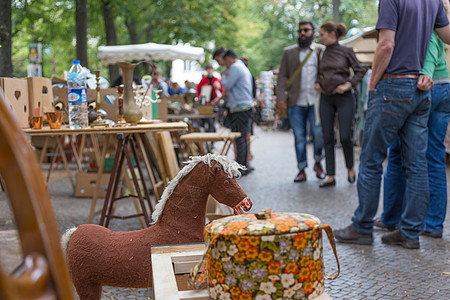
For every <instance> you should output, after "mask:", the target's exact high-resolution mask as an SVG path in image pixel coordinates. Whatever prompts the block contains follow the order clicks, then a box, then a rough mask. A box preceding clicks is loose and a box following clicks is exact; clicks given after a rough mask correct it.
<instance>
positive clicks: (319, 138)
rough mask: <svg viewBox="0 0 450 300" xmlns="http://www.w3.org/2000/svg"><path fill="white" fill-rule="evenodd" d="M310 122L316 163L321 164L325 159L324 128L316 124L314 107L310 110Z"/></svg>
mask: <svg viewBox="0 0 450 300" xmlns="http://www.w3.org/2000/svg"><path fill="white" fill-rule="evenodd" d="M308 122H309V126H310V128H311V135H312V137H313V141H314V144H313V145H314V161H315V162H316V163H317V162H318V163H320V161H321V160H322V158H323V133H322V126H320V124H317V123H316V114H315V109H314V106H310V107H309V108H308Z"/></svg>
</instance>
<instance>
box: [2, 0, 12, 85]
mask: <svg viewBox="0 0 450 300" xmlns="http://www.w3.org/2000/svg"><path fill="white" fill-rule="evenodd" d="M11 14H12V8H11V0H2V1H1V3H0V46H1V47H0V76H2V77H12V72H13V67H12V52H11V47H12V39H11V32H12V24H11Z"/></svg>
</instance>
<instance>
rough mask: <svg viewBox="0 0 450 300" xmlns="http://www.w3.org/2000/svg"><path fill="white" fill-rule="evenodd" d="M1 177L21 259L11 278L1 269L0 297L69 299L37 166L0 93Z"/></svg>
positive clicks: (66, 277) (55, 229)
mask: <svg viewBox="0 0 450 300" xmlns="http://www.w3.org/2000/svg"><path fill="white" fill-rule="evenodd" d="M0 174H1V177H2V178H3V182H4V187H5V189H6V191H7V194H8V199H9V201H10V204H11V209H12V211H13V213H14V219H15V222H16V226H17V231H18V236H19V238H20V244H21V248H22V253H23V256H24V260H23V262H22V263H21V264H20V265H19V266H18V267H17V268H16V269H15V270H14V271H13V272H12V274H5V273H4V272H3V271H2V268H1V265H0V299H67V300H71V299H74V296H73V290H72V283H71V280H70V277H69V273H68V270H67V267H66V263H65V260H64V256H63V252H62V250H61V246H60V238H59V237H60V236H59V232H58V224H57V223H56V218H55V214H54V212H53V208H52V205H51V202H50V198H49V196H48V193H47V190H46V188H45V182H44V178H43V176H42V173H41V168H40V166H39V165H38V162H37V159H36V157H35V154H34V153H33V151H32V150H31V148H30V146H29V144H28V143H27V140H26V138H25V136H24V134H23V133H22V132H21V130H20V129H19V126H18V122H17V120H16V118H15V117H14V116H13V114H12V113H11V111H10V109H9V104H8V103H7V100H6V99H5V98H4V95H3V91H1V90H0Z"/></svg>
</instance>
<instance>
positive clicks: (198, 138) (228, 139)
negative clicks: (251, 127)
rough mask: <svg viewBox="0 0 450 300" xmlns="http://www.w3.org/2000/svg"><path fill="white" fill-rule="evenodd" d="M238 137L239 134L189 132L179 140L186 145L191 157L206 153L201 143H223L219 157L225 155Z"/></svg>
mask: <svg viewBox="0 0 450 300" xmlns="http://www.w3.org/2000/svg"><path fill="white" fill-rule="evenodd" d="M240 136H241V133H240V132H225V133H218V132H191V133H188V134H185V135H182V136H181V137H180V139H181V140H183V141H185V142H186V143H187V144H188V148H189V150H190V152H191V154H192V155H205V154H206V153H207V151H206V150H205V147H203V142H224V144H223V147H222V150H221V151H220V155H227V154H228V151H229V150H230V146H231V144H232V143H233V141H234V140H235V139H237V138H238V137H240ZM194 144H196V145H197V147H198V150H196V149H195V147H194Z"/></svg>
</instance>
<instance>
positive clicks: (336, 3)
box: [333, 0, 341, 23]
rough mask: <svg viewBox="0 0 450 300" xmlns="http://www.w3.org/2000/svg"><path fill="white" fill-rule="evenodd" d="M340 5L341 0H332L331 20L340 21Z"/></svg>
mask: <svg viewBox="0 0 450 300" xmlns="http://www.w3.org/2000/svg"><path fill="white" fill-rule="evenodd" d="M340 5H341V0H333V21H334V22H336V23H340V22H341V14H340V12H339V6H340Z"/></svg>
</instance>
